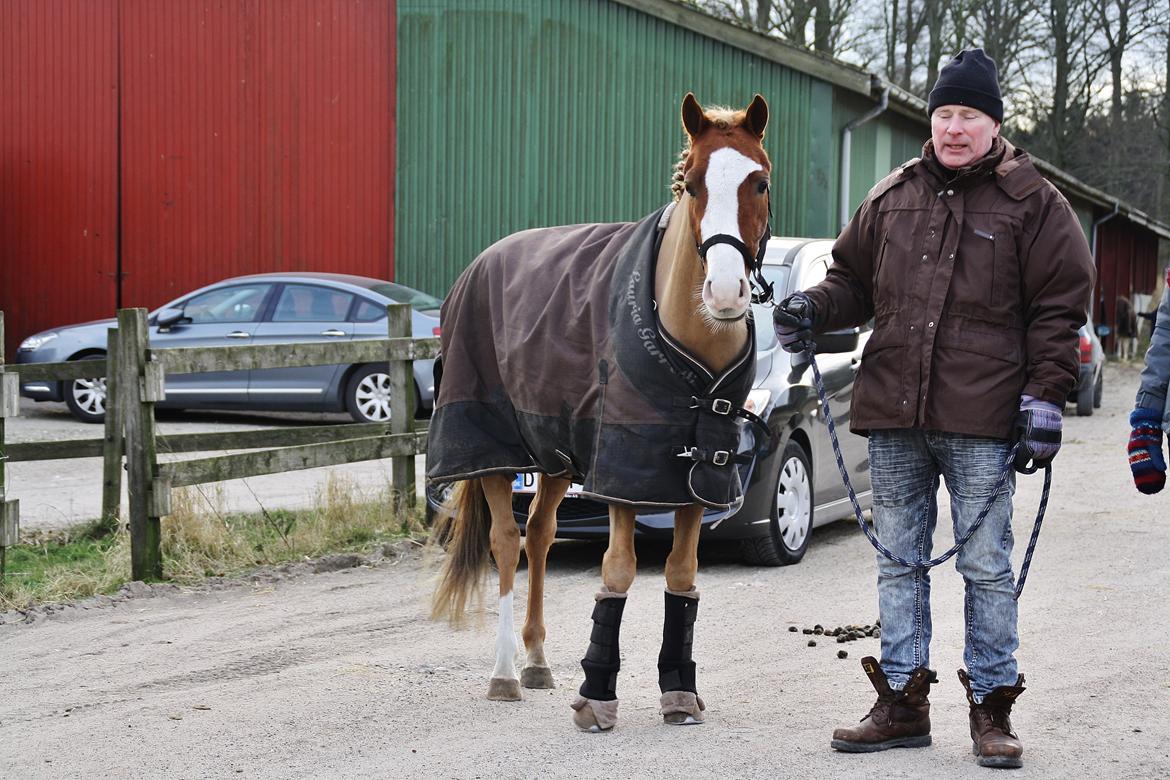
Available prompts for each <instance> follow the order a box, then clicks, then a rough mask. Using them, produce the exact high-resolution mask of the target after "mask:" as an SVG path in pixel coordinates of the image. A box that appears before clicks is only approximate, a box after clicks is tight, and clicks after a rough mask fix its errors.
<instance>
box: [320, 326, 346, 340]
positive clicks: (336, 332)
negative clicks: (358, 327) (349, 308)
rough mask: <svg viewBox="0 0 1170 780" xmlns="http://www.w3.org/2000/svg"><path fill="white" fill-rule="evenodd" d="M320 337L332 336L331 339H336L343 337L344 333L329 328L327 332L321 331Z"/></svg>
mask: <svg viewBox="0 0 1170 780" xmlns="http://www.w3.org/2000/svg"><path fill="white" fill-rule="evenodd" d="M321 335H322V336H332V337H333V338H337V337H339V336H344V335H345V331H344V330H338V329H337V328H330V329H329V330H323V331H321Z"/></svg>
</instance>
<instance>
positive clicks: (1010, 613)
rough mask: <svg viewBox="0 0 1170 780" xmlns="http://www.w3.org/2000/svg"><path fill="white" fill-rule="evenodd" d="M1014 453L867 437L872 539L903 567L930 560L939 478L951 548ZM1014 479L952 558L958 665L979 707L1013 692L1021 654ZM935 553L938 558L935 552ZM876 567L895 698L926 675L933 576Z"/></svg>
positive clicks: (886, 667)
mask: <svg viewBox="0 0 1170 780" xmlns="http://www.w3.org/2000/svg"><path fill="white" fill-rule="evenodd" d="M1010 449H1011V444H1010V443H1009V442H1006V441H1000V440H998V439H984V438H976V437H972V436H964V435H961V434H953V433H941V432H938V431H923V430H918V429H898V430H884V431H871V432H870V436H869V461H870V475H871V477H872V481H873V517H874V527H875V530H876V532H877V535H878V538H879V539H881V540H882V542H883V543H884V544H885V545H886V546H887V547H889V548H890V550H892V551H893V552H894V553H896V554H897V555H900V556H901V557H903V558H905V559H906V560H909V561H917V560H926V559H929V558H930V557H931V556H932V553H931V551H932V549H933V546H932V537H933V536H934V528H935V522H936V520H937V519H938V488H939V477H940V476H941V477H942V478H943V479H944V480H946V485H947V491H948V492H949V493H950V495H951V519H952V523H953V525H954V533H955V538H956V539H957V538H959V537H960V536H961V535H962V534H964V533H966V532H967V531H968V530H969V529H970V528H971V525H972V524H973V523H974V522H975V518H976V517H977V516H978V515H979V512H980V511H981V510H982V509H983V507H984V505H985V504H986V503H987V498H988V496H989V495H990V494H991V491H992V489H993V488H994V487H995V483H996V482H997V481H998V478H999V474H1000V471H1001V470H1002V468H1003V464H1004V461H1005V460H1006V459H1007V454H1008V451H1009V450H1010ZM1015 486H1016V481H1015V473H1014V471H1013V472H1012V474H1011V475H1010V476H1009V477H1008V483H1007V489H1006V491H1005V494H1004V495H1001V496H1000V498H999V499H998V500H997V501H996V503H995V505H994V506H993V507H992V509H991V512H989V513H988V515H987V519H986V520H984V521H983V525H982V526H981V527H980V528H979V531H978V532H977V533H976V534H975V535H974V536H973V537H971V540H970V541H969V542H967V544H966V546H964V547H963V549H962V550H961V551H960V552H959V553H958V554H957V555H956V556H955V559H954V560H955V562H956V563H955V565H956V568H957V569H958V570H959V573H960V574H962V575H963V580H964V584H965V586H966V595H965V597H964V601H963V607H964V621H963V625H964V626H965V629H964V642H965V647H966V649H965V651H964V653H963V661H964V664H965V665H966V667H967V673H968V674H969V675H970V677H971V688H972V692H973V693H974V695H975V699H976V701H982V699H983V697H984V696H986V695H987V694H988V693H990V692H991V691H992V690H993V689H995V688H996V687H998V686H1000V685H1015V684H1016V660H1015V658H1014V657H1013V655H1012V654H1013V653H1014V652H1015V650H1016V648H1017V647H1019V644H1020V642H1019V635H1018V634H1017V632H1016V616H1017V612H1016V599H1015V577H1014V576H1013V574H1012V564H1011V554H1012V523H1011V521H1012V501H1011V497H1012V494H1014V493H1015ZM940 552H941V550H940ZM877 562H878V608H879V611H880V613H881V621H882V661H881V666H882V670H883V671H884V672H885V673H886V676H887V678H889V681H890V685H891V687H893V688H895V689H901V688H902V687H903V686H904V685H905V684H906V680H907V679H908V678H909V677H910V675H911V673H913V671H914V670H915V669H917V668H918V667H920V666H924V667H929V666H930V635H931V623H930V571H929V570H921V569H910V568H907V567H905V566H902V565H900V564H897V563H894V562H893V561H891V560H889V559H887V558H886V557H885V556H884V555H882V554H881V553H878V556H877Z"/></svg>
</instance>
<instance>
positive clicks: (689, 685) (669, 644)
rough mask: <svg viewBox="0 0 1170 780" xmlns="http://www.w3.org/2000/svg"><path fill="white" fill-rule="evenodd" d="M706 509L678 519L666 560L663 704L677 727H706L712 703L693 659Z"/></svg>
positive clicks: (666, 718)
mask: <svg viewBox="0 0 1170 780" xmlns="http://www.w3.org/2000/svg"><path fill="white" fill-rule="evenodd" d="M702 517H703V508H702V507H700V506H697V505H696V506H693V507H685V508H683V509H680V510H678V511H677V512H676V513H675V517H674V543H673V545H672V546H671V550H670V555H669V556H667V559H666V610H665V613H664V616H663V620H662V649H661V650H660V651H659V653H658V688H659V690H661V691H662V697H661V698H660V700H659V704H660V712H661V713H662V719H663V721H664V722H666V723H668V724H670V725H672V726H687V725H693V724H696V723H702V722H703V720H704V718H705V717H706V709H707V707H706V705H705V704H704V703H703V700H702V699H701V698H700V697H699V694H698V690H697V689H696V687H695V662H694V661H693V660H691V645H692V643H693V641H694V634H695V618H696V617H698V613H699V591H697V590H695V575H696V574H697V573H698V569H699V556H698V550H699V527H700V524H701V521H702Z"/></svg>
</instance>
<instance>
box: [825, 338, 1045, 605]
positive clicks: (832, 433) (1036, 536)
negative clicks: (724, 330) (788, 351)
mask: <svg viewBox="0 0 1170 780" xmlns="http://www.w3.org/2000/svg"><path fill="white" fill-rule="evenodd" d="M805 354H806V355H808V359H809V363H810V365H811V366H812V371H813V379H814V381H815V386H816V389H817V397H818V398H820V401H821V409H822V410H823V411H824V413H825V423H826V424H827V425H828V427H829V439H830V440H831V441H832V442H833V454H834V455H835V456H836V457H837V470H838V471H840V472H841V481H842V482H844V483H845V490H846V491H848V493H849V502H850V503H851V504H853V514H854V515H855V516H856V518H857V524H858V525H859V526H860V527H861V530H862V532H863V533H864V534H865V538H867V539H869V543H870V544H872V545H873V547H874V549H875V550H877V551H878V552H880V553H881V554H882V555H884V556H885V557H887V558H889V559H890V560H891V561H893V562H894V563H897V564H901V565H902V566H905V567H907V568H909V569H929V568H933V567H935V566H938V565H939V564H940V563H945V562H946V561H948V560H950V559H951V558H952V557H953V556H954V555H956V554H957V553H958V552H959V550H961V549H963V545H965V544H966V543H967V542H968V541H970V539H971V537H972V536H974V535H975V532H976V531H978V530H979V527H980V526H981V525H983V521H984V520H985V519H986V518H987V515H988V513H989V512H991V508H992V507H993V506H995V502H996V501H997V500H999V497H1000V495H1001V494H1002V493H1003V489H1004V486H1005V485H1006V484H1007V478H1008V475H1009V474H1011V472H1012V469H1013V468H1014V464H1015V459H1016V452H1017V451H1018V450H1019V448H1020V444H1019V442H1017V443H1016V444H1015V445H1013V446H1012V449H1011V451H1010V452H1009V453H1008V456H1007V460H1006V461H1005V462H1004V464H1003V469H1002V470H1001V471H1000V473H999V479H998V480H997V481H996V483H995V489H994V490H992V492H991V495H990V496H989V497H988V499H987V503H986V504H985V505H984V507H983V509H982V510H981V511H980V512H979V514H978V516H976V518H975V522H974V523H972V524H971V527H970V528H969V529H968V530H967V533H965V534H963V536H962V538H960V539H959V540H957V541H956V542H955V544H954V546H953V547H951V549H949V550H947V551H946V552H945V553H943V554H942V555H940V556H939V557H937V558H933V559H931V560H928V561H917V562H912V561H908V560H906V559H905V558H903V557H901V556H900V555H897V554H896V553H894V552H893V551H892V550H891V549H890V548H888V547H886V546H885V545H884V544H882V542H881V540H880V539H878V538H877V535H876V534H874V532H873V530H872V529H871V528H870V527H869V523H867V522H865V518H864V517H862V513H861V504H860V503H858V501H857V493H856V492H854V490H853V482H852V480H850V479H849V471H848V469H846V468H845V458H844V457H843V456H842V455H841V442H840V441H839V440H838V438H837V424H836V423H835V422H833V413H832V412H831V411H829V399H828V398H827V397H826V395H825V382H824V380H823V379H822V378H821V369H820V367H819V366H817V358H816V355H815V354H814V353H813V351H812V350H811V349H810V350H808V351H807V352H806V353H805ZM1051 487H1052V464H1051V463H1049V464H1047V465H1045V467H1044V492H1043V493H1042V494H1041V496H1040V509H1039V511H1038V513H1037V514H1036V523H1035V525H1033V527H1032V537H1031V539H1029V541H1028V550H1027V552H1025V554H1024V563H1023V565H1022V566H1021V567H1020V576H1019V579H1018V580H1017V581H1016V600H1017V601H1018V600H1019V598H1020V594H1021V593H1023V592H1024V582H1025V581H1026V580H1027V578H1028V569H1029V568H1030V567H1031V565H1032V555H1033V553H1035V552H1036V543H1037V542H1038V541H1039V540H1040V525H1041V524H1042V523H1043V522H1044V512H1045V510H1046V509H1047V508H1048V493H1049V491H1050V489H1051Z"/></svg>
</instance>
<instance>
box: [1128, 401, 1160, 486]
mask: <svg viewBox="0 0 1170 780" xmlns="http://www.w3.org/2000/svg"><path fill="white" fill-rule="evenodd" d="M1129 424H1130V425H1132V426H1133V433H1131V434H1130V435H1129V469H1130V471H1132V472H1133V484H1134V485H1136V486H1137V489H1138V490H1140V491H1141V492H1143V493H1146V494H1150V493H1157V492H1158V491H1160V490H1161V489H1162V488H1163V487H1165V485H1166V459H1165V458H1164V457H1163V456H1162V414H1161V413H1160V412H1159V411H1158V410H1157V409H1147V408H1145V407H1142V406H1139V407H1138V408H1136V409H1134V410H1133V412H1132V413H1130V415H1129Z"/></svg>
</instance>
